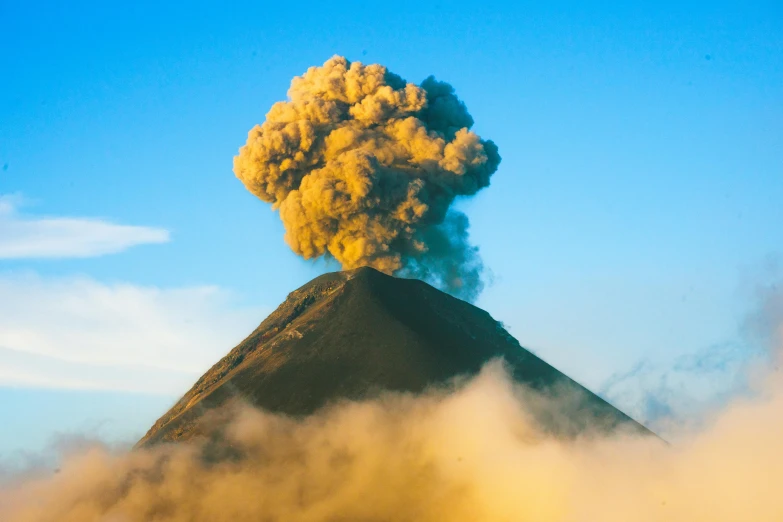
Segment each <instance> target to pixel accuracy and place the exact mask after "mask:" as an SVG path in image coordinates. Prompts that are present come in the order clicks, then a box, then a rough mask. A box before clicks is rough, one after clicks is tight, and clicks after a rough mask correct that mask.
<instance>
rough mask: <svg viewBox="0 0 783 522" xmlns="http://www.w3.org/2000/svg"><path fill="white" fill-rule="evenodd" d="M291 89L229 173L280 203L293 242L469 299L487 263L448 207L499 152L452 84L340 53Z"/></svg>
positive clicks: (473, 186) (468, 191)
mask: <svg viewBox="0 0 783 522" xmlns="http://www.w3.org/2000/svg"><path fill="white" fill-rule="evenodd" d="M288 97H289V100H288V101H282V102H277V103H275V104H274V105H273V106H272V108H271V110H270V111H269V112H268V113H267V115H266V121H264V123H263V124H261V125H260V126H256V127H254V128H253V129H252V130H251V131H250V132H249V134H248V139H247V143H246V144H245V146H243V147H242V148H241V149H240V150H239V155H238V156H236V157H235V158H234V173H235V174H236V176H237V178H239V179H240V180H241V181H242V183H243V184H244V185H245V187H246V188H247V189H248V190H249V191H250V192H252V193H253V194H255V195H256V196H257V197H259V198H260V199H261V200H263V201H265V202H267V203H271V204H272V208H273V209H276V210H279V212H280V217H281V219H282V221H283V224H284V225H285V230H286V234H285V240H286V242H287V243H288V245H289V246H290V247H291V249H292V250H293V251H294V252H296V253H297V254H299V255H301V256H302V257H304V258H305V259H312V258H317V257H320V256H328V257H332V258H334V259H336V260H337V261H339V262H340V263H341V265H342V267H343V269H352V268H358V267H361V266H371V267H373V268H376V269H378V270H381V271H383V272H386V273H389V274H400V275H409V276H414V277H420V278H425V279H428V280H430V281H432V282H434V283H435V284H436V285H438V286H440V287H441V288H443V289H445V290H447V291H449V292H451V293H453V294H455V295H457V296H459V297H462V298H464V299H468V300H470V299H473V298H475V297H476V296H477V294H478V292H480V290H481V287H482V281H481V272H482V264H481V260H480V258H479V257H478V251H477V249H476V247H473V246H471V245H470V244H469V243H468V226H469V223H468V219H467V217H466V216H465V215H464V214H462V213H460V212H457V211H455V210H454V209H453V208H452V204H453V203H454V201H455V199H456V198H457V197H458V196H471V195H474V194H476V193H477V192H478V191H479V190H481V189H482V188H484V187H486V186H488V185H489V181H490V177H491V176H492V174H493V173H494V172H495V171H496V170H497V168H498V164H499V163H500V155H499V154H498V149H497V147H496V146H495V144H494V143H493V142H492V141H487V140H483V139H481V138H480V137H479V136H478V135H477V134H476V133H474V132H472V131H471V130H470V128H471V127H472V125H473V118H472V117H471V116H470V114H469V113H468V111H467V109H466V107H465V105H464V103H462V102H461V101H460V100H459V99H458V98H457V96H456V95H455V93H454V89H453V88H452V87H451V86H450V85H449V84H447V83H444V82H440V81H437V80H435V79H434V78H433V77H429V78H427V79H426V80H424V81H423V82H422V83H421V85H414V84H412V83H406V82H405V81H404V80H403V79H402V78H400V77H399V76H397V75H395V74H393V73H391V72H389V71H388V70H387V69H386V68H385V67H383V66H381V65H363V64H361V63H359V62H349V61H348V60H346V59H345V58H343V57H340V56H335V57H333V58H331V59H330V60H328V61H327V62H326V63H324V65H323V66H321V67H311V68H310V69H308V71H307V72H306V73H305V74H304V75H302V76H299V77H295V78H294V79H293V80H292V81H291V88H290V89H289V91H288Z"/></svg>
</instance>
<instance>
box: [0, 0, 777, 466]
mask: <svg viewBox="0 0 783 522" xmlns="http://www.w3.org/2000/svg"><path fill="white" fill-rule="evenodd" d="M583 4H584V3H573V4H568V3H560V4H554V3H542V4H538V5H533V4H518V5H514V6H512V5H511V4H508V5H504V4H496V5H494V6H493V5H489V4H488V3H465V4H461V3H459V2H441V3H437V2H435V3H433V2H429V3H428V2H419V3H406V2H402V3H395V4H388V5H387V4H375V3H364V2H362V3H353V4H343V5H341V6H339V7H337V6H335V5H333V4H330V3H322V2H318V3H312V4H311V3H308V2H299V3H296V4H281V3H265V2H253V3H232V4H231V5H220V4H218V3H214V4H208V3H200V2H197V3H193V2H189V3H176V2H172V3H166V4H165V5H163V3H161V2H156V3H151V2H135V3H133V5H111V6H109V5H107V4H106V3H103V2H94V3H89V2H67V3H66V2H62V3H53V2H37V3H27V2H19V3H11V2H2V1H0V71H2V74H1V75H0V166H2V170H0V194H1V195H2V196H0V197H2V199H0V289H2V292H1V293H0V312H2V313H0V316H2V317H4V318H5V319H3V318H0V419H2V422H3V425H4V426H10V427H11V430H4V435H3V437H2V438H0V456H3V455H12V454H13V453H14V452H15V451H17V450H19V449H25V450H35V449H36V448H39V447H41V446H42V445H43V444H44V443H45V441H46V440H47V439H48V438H49V437H51V436H53V435H54V434H56V433H58V432H63V431H74V430H91V429H93V427H94V426H95V425H96V424H95V423H96V422H98V423H99V424H100V426H102V428H101V430H102V431H100V433H101V434H103V435H106V436H112V437H121V438H122V437H124V438H128V439H132V438H133V437H135V436H137V435H139V434H141V433H142V432H143V431H144V430H146V428H147V427H148V426H149V425H150V424H151V423H152V422H153V421H154V420H155V418H157V416H158V415H159V414H160V413H162V412H163V411H164V410H165V409H166V408H167V407H168V405H169V404H170V403H171V402H172V401H173V400H174V399H175V398H176V397H177V396H178V395H179V394H181V392H183V391H184V390H185V389H186V388H187V387H188V386H189V385H190V383H191V382H192V381H193V380H195V378H196V377H198V375H199V373H200V372H201V371H203V370H204V369H206V368H207V367H208V366H209V365H210V363H211V362H212V361H214V360H216V359H217V358H219V357H220V356H221V355H223V354H224V353H225V352H226V351H227V350H228V349H230V348H231V347H232V346H233V343H235V342H237V341H239V340H241V338H242V337H243V336H244V335H245V334H247V333H249V332H250V330H251V329H252V328H253V327H255V325H256V324H257V323H258V322H260V321H261V319H263V317H264V316H265V314H267V313H268V312H269V311H271V310H272V309H273V308H274V307H275V306H276V305H277V304H278V303H279V302H280V301H282V300H283V299H284V297H285V295H286V294H287V293H288V292H289V291H291V290H292V289H294V288H295V287H297V286H299V285H300V284H303V283H305V282H306V281H307V280H309V279H310V278H312V277H314V276H315V275H317V274H319V273H321V272H323V271H325V270H329V269H334V268H336V267H334V266H329V265H327V264H325V263H323V262H316V263H308V262H305V261H302V260H300V259H298V258H297V257H296V256H294V254H293V253H291V252H290V250H289V249H288V247H287V246H286V245H285V244H284V242H283V240H282V235H283V228H282V225H281V223H280V221H279V219H278V217H277V216H276V214H274V213H272V212H271V211H270V210H269V208H268V207H267V206H266V205H264V204H262V203H261V202H260V201H258V200H257V199H255V198H254V197H253V196H252V195H250V194H249V193H248V192H247V191H246V190H245V189H244V187H243V186H242V184H241V183H240V182H239V181H237V180H236V179H235V177H234V175H233V173H232V170H231V169H232V158H233V156H234V155H235V154H236V153H237V150H238V148H239V147H240V146H241V145H243V144H244V141H245V139H246V136H247V132H248V130H249V129H250V128H251V127H252V126H253V125H255V124H257V123H260V122H262V121H263V118H264V115H265V113H266V111H267V110H268V108H269V107H270V106H271V104H272V103H273V102H275V101H278V100H281V99H283V98H284V97H285V93H286V90H287V88H288V84H289V82H290V80H291V78H292V77H293V76H295V75H298V74H301V73H303V72H304V71H305V70H306V69H307V67H309V66H312V65H319V64H322V63H323V62H324V61H325V60H327V59H328V58H329V57H331V56H332V55H334V54H341V55H344V56H346V57H347V58H348V59H350V60H359V61H362V62H365V63H381V64H384V65H386V66H387V67H388V68H389V69H390V70H391V71H393V72H395V73H397V74H399V75H401V76H402V77H403V78H405V79H406V80H408V81H413V82H419V81H421V80H423V79H424V78H425V77H427V76H428V75H430V74H433V75H435V76H436V77H437V78H438V79H441V80H445V81H448V82H450V83H451V84H452V85H454V87H455V88H456V91H457V94H458V95H459V96H460V97H461V98H462V99H463V100H464V101H465V103H466V105H467V107H468V109H469V110H470V112H471V114H472V115H473V117H474V119H475V121H476V124H475V127H474V130H476V131H477V132H478V133H479V134H480V135H481V136H482V137H484V138H488V139H492V140H494V141H495V142H496V143H497V144H498V146H499V149H500V154H501V156H502V157H503V162H502V164H501V166H500V169H499V170H498V172H497V173H496V174H495V176H494V177H493V182H492V186H490V187H489V188H488V189H486V190H484V191H482V192H481V193H480V194H479V195H478V196H477V197H475V198H473V199H471V200H467V201H462V202H460V203H459V206H460V208H462V209H463V210H464V211H465V212H466V213H467V214H468V215H469V217H470V219H471V223H472V228H471V238H472V241H473V242H474V243H475V244H477V245H479V247H480V248H481V253H482V256H483V258H484V261H485V263H486V265H487V266H488V267H489V268H490V269H491V271H492V272H493V274H494V281H495V282H494V284H493V285H491V286H490V287H488V288H487V289H486V290H485V292H484V293H483V295H482V296H481V298H480V299H479V301H478V303H477V304H478V305H479V306H482V307H483V308H485V309H487V310H488V311H489V312H490V313H492V314H493V316H495V317H496V318H497V319H500V320H502V321H503V322H504V323H505V324H506V325H508V326H509V328H510V331H511V333H512V334H513V335H514V336H516V337H517V338H518V339H519V340H520V341H521V342H522V344H523V345H525V346H529V347H530V348H532V349H533V350H534V351H535V352H536V353H537V354H538V355H540V356H541V357H543V358H544V359H546V360H548V361H549V362H551V363H553V364H555V365H556V366H558V367H559V368H561V369H562V370H564V371H565V372H566V373H569V374H570V375H572V376H573V377H574V378H576V379H577V380H579V381H581V382H583V383H584V384H586V385H587V386H589V387H591V388H593V389H602V387H604V385H605V384H606V383H607V382H611V379H612V376H615V375H623V374H626V373H628V372H630V371H631V370H632V369H633V368H638V367H639V364H640V361H645V366H644V367H645V368H654V369H655V370H652V371H651V373H650V374H648V375H647V377H646V378H647V379H648V380H649V379H652V380H653V381H655V382H659V380H660V378H659V377H660V375H663V374H665V373H666V371H667V368H670V367H679V366H678V363H677V361H681V360H682V358H683V357H691V356H692V355H693V354H698V353H705V351H706V352H709V350H710V349H711V347H715V346H726V345H732V346H737V347H739V348H737V350H734V351H731V353H732V354H733V355H732V357H735V358H742V357H743V355H742V354H743V353H744V352H743V349H744V348H745V344H743V343H744V342H745V341H744V339H743V338H742V326H743V322H744V321H745V318H746V317H747V315H748V314H749V313H751V312H752V310H753V308H754V306H755V302H754V298H753V291H752V289H753V288H755V287H756V286H758V285H765V284H771V283H772V282H774V281H775V280H776V278H777V276H776V272H775V266H776V259H777V256H779V254H780V252H781V245H783V229H781V227H780V223H781V222H783V206H782V205H781V204H780V202H781V200H782V199H783V8H781V6H780V5H779V3H776V2H766V3H754V4H753V5H749V4H747V3H745V4H739V3H738V4H727V3H720V2H717V3H715V2H713V3H709V4H702V3H689V4H688V5H682V4H681V3H677V4H674V3H672V4H670V5H667V4H663V3H660V2H659V3H655V4H647V5H637V6H635V7H632V8H629V7H624V8H615V9H612V10H608V9H607V8H601V7H597V6H596V7H592V8H590V7H585V5H583ZM747 349H748V350H750V349H751V347H750V346H748V347H747ZM656 372H657V373H656ZM724 377H725V376H723V374H721V379H722V378H724ZM725 378H726V379H728V377H725ZM685 381H686V384H685V385H684V386H683V388H682V393H684V394H686V393H689V392H690V391H691V390H690V388H689V386H688V385H687V378H686V379H685ZM641 382H642V381H641V380H640V381H638V382H636V381H633V380H631V382H630V384H626V386H630V387H633V386H637V387H638V386H641V384H639V383H641ZM644 382H647V381H644ZM696 388H697V386H696V385H694V386H693V389H696ZM610 392H611V390H607V394H608V395H609V396H610V398H612V399H613V400H614V401H615V402H616V403H617V404H618V405H620V406H621V407H623V408H625V409H627V410H629V411H634V412H636V411H641V410H639V409H638V408H637V406H638V405H637V404H636V402H635V401H636V399H635V397H637V395H635V394H633V393H620V392H617V393H615V394H614V395H612V394H611V393H610ZM30 412H35V415H37V416H39V419H38V420H36V421H35V422H31V421H30V419H29V416H30V415H31V413H30ZM63 412H72V413H70V414H68V415H63Z"/></svg>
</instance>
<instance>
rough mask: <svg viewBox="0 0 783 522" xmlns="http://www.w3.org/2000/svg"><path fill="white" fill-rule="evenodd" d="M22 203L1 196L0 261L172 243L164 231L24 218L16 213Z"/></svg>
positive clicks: (98, 222)
mask: <svg viewBox="0 0 783 522" xmlns="http://www.w3.org/2000/svg"><path fill="white" fill-rule="evenodd" d="M20 202H21V200H20V198H18V197H12V196H0V259H33V258H69V257H72V258H73V257H75V258H83V257H95V256H102V255H105V254H113V253H117V252H121V251H123V250H126V249H128V248H130V247H133V246H136V245H142V244H148V243H153V244H154V243H166V242H168V241H169V232H168V231H167V230H164V229H161V228H150V227H139V226H129V225H118V224H115V223H111V222H109V221H104V220H100V219H88V218H68V217H31V216H23V215H20V214H19V213H18V211H17V209H18V207H19V205H20Z"/></svg>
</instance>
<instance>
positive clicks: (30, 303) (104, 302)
mask: <svg viewBox="0 0 783 522" xmlns="http://www.w3.org/2000/svg"><path fill="white" fill-rule="evenodd" d="M0 295H2V296H3V299H0V386H2V385H5V386H43V387H50V388H80V389H115V390H124V391H140V392H147V393H155V392H159V393H174V394H179V393H181V392H182V390H184V389H186V388H187V387H188V386H189V385H190V384H191V383H192V381H193V380H194V379H195V378H196V377H198V375H199V374H200V373H202V372H203V371H205V370H206V369H207V368H209V366H210V365H211V364H213V363H214V362H215V361H216V360H217V359H218V358H220V357H221V356H222V355H223V354H224V353H225V352H226V351H227V350H229V349H230V348H231V347H232V346H233V345H234V344H236V343H237V342H239V341H240V340H241V339H242V336H243V335H245V334H247V333H249V332H250V331H252V329H253V328H255V326H257V324H258V322H259V320H260V319H261V318H262V317H263V316H264V315H265V312H266V311H265V310H262V309H258V308H251V307H242V306H239V305H237V304H235V303H234V302H233V301H232V296H231V295H230V294H229V293H227V292H225V291H223V290H221V289H219V288H216V287H192V288H174V289H161V288H156V287H143V286H136V285H131V284H105V283H101V282H98V281H95V280H92V279H89V278H43V277H40V276H37V275H35V274H31V273H26V274H25V273H7V274H0Z"/></svg>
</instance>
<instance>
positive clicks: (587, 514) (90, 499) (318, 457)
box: [0, 362, 783, 522]
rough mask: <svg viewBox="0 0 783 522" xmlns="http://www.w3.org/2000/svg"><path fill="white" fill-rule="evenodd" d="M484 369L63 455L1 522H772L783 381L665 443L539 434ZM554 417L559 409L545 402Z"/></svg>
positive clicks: (18, 496)
mask: <svg viewBox="0 0 783 522" xmlns="http://www.w3.org/2000/svg"><path fill="white" fill-rule="evenodd" d="M541 399H542V398H541V397H535V396H533V395H532V393H531V392H530V391H528V390H525V389H522V388H518V387H515V385H514V384H512V382H511V381H510V379H509V377H508V376H507V374H506V373H505V371H504V368H503V367H502V365H501V364H499V363H498V362H494V363H491V364H489V365H488V366H487V367H486V368H485V369H484V370H483V371H482V373H481V374H480V375H479V376H478V377H476V378H475V379H474V380H472V381H470V382H468V383H466V384H463V385H461V386H460V387H459V388H458V389H457V390H456V391H453V390H452V391H447V390H444V389H440V390H437V389H436V390H431V391H430V392H428V393H426V394H423V395H420V396H412V395H388V396H385V397H383V398H381V399H378V400H375V401H370V402H358V403H343V404H340V405H336V406H333V407H331V408H328V409H326V410H324V411H321V412H319V413H317V414H315V415H312V416H310V417H307V418H304V419H291V418H286V417H282V416H278V415H272V414H269V413H265V412H261V411H257V410H254V409H252V408H249V407H243V408H239V409H238V411H237V412H236V414H235V416H234V417H233V420H232V421H231V422H230V423H229V424H228V425H227V427H226V428H225V432H224V435H223V437H224V438H223V439H219V440H218V441H217V442H215V441H212V442H208V443H200V444H193V443H192V444H183V445H172V446H160V447H156V448H152V449H145V450H137V451H133V452H130V453H124V454H123V453H117V452H112V451H111V450H109V449H107V448H104V447H99V446H96V447H93V448H91V449H89V450H87V451H80V452H77V453H76V454H74V455H70V456H66V457H64V463H63V465H62V469H61V471H60V472H59V473H56V474H54V475H51V476H48V477H40V478H37V479H34V480H32V479H27V480H26V481H24V482H22V483H19V484H16V485H13V486H10V487H7V488H6V489H5V490H3V491H0V519H1V520H3V521H7V522H54V521H57V522H89V521H123V522H135V521H149V520H155V521H159V522H179V521H190V522H193V521H210V522H220V521H226V522H228V521H232V522H243V521H258V520H265V521H283V520H285V521H292V522H297V521H302V522H304V521H307V522H320V521H342V520H363V521H389V520H395V521H414V520H415V521H441V520H455V521H459V520H465V521H478V520H480V521H485V522H495V521H510V520H535V521H545V522H581V521H586V520H591V521H592V520H600V521H602V522H627V521H628V520H634V521H639V522H647V521H670V522H685V521H688V522H692V521H694V520H710V521H713V522H722V521H725V522H729V521H732V522H735V521H737V520H753V521H754V522H765V521H779V520H783V498H782V497H781V496H780V494H779V491H778V489H779V484H780V483H781V480H782V479H783V449H782V448H781V445H780V440H781V437H783V416H781V412H782V411H783V379H781V377H780V375H779V374H778V373H776V372H774V371H772V372H769V373H768V374H767V375H766V376H765V377H764V378H763V384H759V386H758V394H757V396H755V397H754V398H752V399H751V398H744V399H738V400H737V401H735V402H733V403H732V404H730V405H729V406H728V407H727V408H726V409H725V410H723V411H722V412H721V413H720V414H718V415H716V416H715V417H714V418H713V419H711V421H710V422H709V423H708V428H706V429H704V430H703V431H700V432H697V433H681V434H680V435H681V436H680V440H679V441H678V442H677V443H676V444H673V445H671V446H668V445H666V444H664V443H663V442H661V441H660V440H658V439H654V438H652V437H644V438H640V437H633V436H631V435H628V434H615V435H614V436H604V435H600V434H598V433H597V432H596V433H593V434H589V433H588V434H585V435H584V436H583V437H580V438H579V439H576V440H561V439H556V438H552V437H550V436H547V435H545V434H543V433H542V432H541V431H539V430H538V429H537V427H536V425H535V424H534V423H533V421H532V416H531V415H530V410H529V407H528V405H529V404H533V403H539V404H540V401H541ZM547 400H548V401H550V402H549V407H550V408H552V410H553V411H556V412H559V413H560V414H562V415H567V414H568V408H569V406H568V400H567V398H564V397H558V398H552V397H550V398H547Z"/></svg>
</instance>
